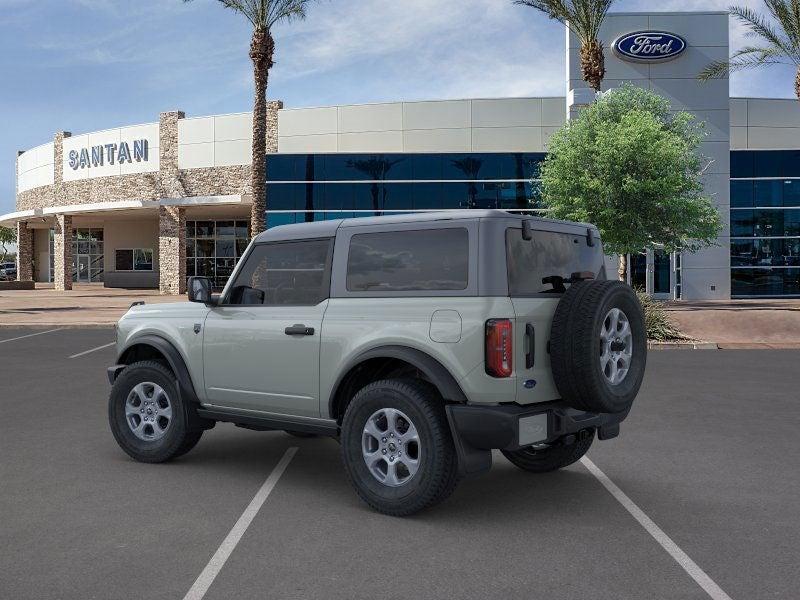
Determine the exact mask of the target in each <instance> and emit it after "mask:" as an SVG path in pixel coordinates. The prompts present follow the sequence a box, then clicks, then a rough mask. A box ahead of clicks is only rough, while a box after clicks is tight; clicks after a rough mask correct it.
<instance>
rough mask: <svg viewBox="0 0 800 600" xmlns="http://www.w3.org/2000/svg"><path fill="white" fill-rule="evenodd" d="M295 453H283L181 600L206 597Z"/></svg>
mask: <svg viewBox="0 0 800 600" xmlns="http://www.w3.org/2000/svg"><path fill="white" fill-rule="evenodd" d="M296 452H297V448H296V447H292V448H289V449H288V450H287V451H286V452H285V453H284V455H283V458H281V460H280V461H279V462H278V464H277V465H276V466H275V468H274V469H273V470H272V473H270V474H269V477H267V480H266V481H265V482H264V485H262V486H261V489H260V490H258V492H256V495H255V496H253V499H252V500H251V501H250V504H248V505H247V508H245V509H244V512H243V513H242V516H241V517H239V520H238V521H236V524H235V525H234V526H233V529H231V531H230V533H228V535H227V537H226V538H225V539H224V540H223V541H222V544H221V545H220V547H219V548H218V549H217V551H216V552H215V553H214V556H212V557H211V560H210V561H208V564H207V565H206V568H205V569H203V572H202V573H200V576H199V577H198V578H197V579H196V580H195V582H194V585H192V588H191V589H190V590H189V591H188V592H187V593H186V596H184V598H183V600H200V599H201V598H202V597H203V596H205V595H206V592H207V591H208V588H210V587H211V584H212V583H214V579H216V577H217V575H218V574H219V572H220V570H221V569H222V567H223V566H225V562H226V561H227V560H228V557H230V555H231V553H232V552H233V550H234V549H235V548H236V545H237V544H238V543H239V540H241V539H242V536H243V535H244V532H245V531H247V528H248V527H249V526H250V523H252V522H253V519H254V518H255V516H256V514H258V511H259V509H260V508H261V505H262V504H264V501H265V500H266V499H267V496H269V495H270V492H272V490H273V489H274V488H275V484H276V483H278V479H280V478H281V475H283V472H284V471H285V470H286V467H287V466H289V462H290V461H291V460H292V458H293V457H294V455H295V453H296Z"/></svg>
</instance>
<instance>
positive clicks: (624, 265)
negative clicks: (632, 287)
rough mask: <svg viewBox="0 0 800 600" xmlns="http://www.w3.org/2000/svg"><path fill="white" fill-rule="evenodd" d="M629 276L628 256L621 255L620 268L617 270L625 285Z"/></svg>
mask: <svg viewBox="0 0 800 600" xmlns="http://www.w3.org/2000/svg"><path fill="white" fill-rule="evenodd" d="M627 274H628V256H627V255H626V254H620V255H619V267H618V268H617V276H618V278H619V280H620V281H621V282H623V283H625V281H626V279H627V278H626V275H627Z"/></svg>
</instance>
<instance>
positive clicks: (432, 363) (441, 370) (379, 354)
mask: <svg viewBox="0 0 800 600" xmlns="http://www.w3.org/2000/svg"><path fill="white" fill-rule="evenodd" d="M373 358H395V359H398V360H402V361H404V362H407V363H408V364H410V365H412V366H414V367H415V368H417V369H419V370H420V371H421V372H422V373H424V374H425V377H427V378H428V380H429V381H430V382H431V383H432V384H433V385H434V386H436V389H438V390H439V393H440V394H441V395H442V398H443V399H444V400H446V401H450V402H460V403H466V402H467V397H466V396H465V395H464V392H463V391H462V390H461V386H459V385H458V382H457V381H456V379H455V377H453V375H451V374H450V371H448V370H447V368H446V367H445V366H444V365H442V363H440V362H439V361H438V360H436V359H435V358H433V357H432V356H431V355H430V354H426V353H425V352H423V351H422V350H417V349H416V348H410V347H408V346H377V347H375V348H371V349H369V350H366V351H364V352H362V353H360V354H358V355H357V356H355V357H354V358H353V359H351V360H350V361H349V362H348V363H347V365H346V366H345V368H343V369H342V371H341V374H340V375H339V377H338V378H337V380H336V383H335V384H334V386H333V389H332V390H331V394H330V397H329V398H328V415H330V416H331V417H332V416H333V415H334V414H335V403H336V397H337V395H338V393H339V389H340V387H341V385H342V383H343V382H344V380H345V378H346V377H347V375H348V374H349V373H350V372H351V371H352V370H353V369H354V368H355V367H357V366H358V365H360V364H361V363H364V362H366V361H368V360H371V359H373Z"/></svg>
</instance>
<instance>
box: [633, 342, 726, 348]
mask: <svg viewBox="0 0 800 600" xmlns="http://www.w3.org/2000/svg"><path fill="white" fill-rule="evenodd" d="M647 348H648V349H649V350H719V344H717V343H716V342H701V341H697V340H695V341H681V342H654V341H648V342H647Z"/></svg>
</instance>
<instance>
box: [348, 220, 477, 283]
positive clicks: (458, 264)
mask: <svg viewBox="0 0 800 600" xmlns="http://www.w3.org/2000/svg"><path fill="white" fill-rule="evenodd" d="M468 279H469V234H468V232H467V230H466V229H462V228H447V229H425V230H419V231H387V232H379V233H363V234H356V235H354V236H353V237H352V238H351V240H350V250H349V253H348V257H347V290H348V291H350V292H408V291H431V290H434V291H435V290H465V289H466V288H467V283H468Z"/></svg>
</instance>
